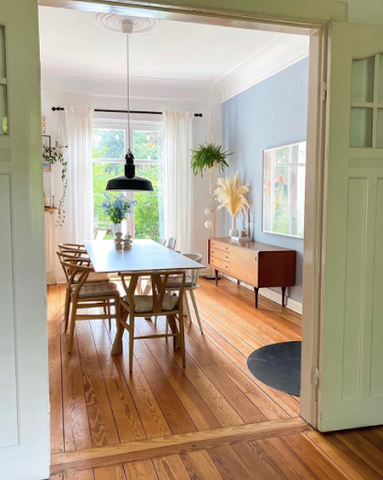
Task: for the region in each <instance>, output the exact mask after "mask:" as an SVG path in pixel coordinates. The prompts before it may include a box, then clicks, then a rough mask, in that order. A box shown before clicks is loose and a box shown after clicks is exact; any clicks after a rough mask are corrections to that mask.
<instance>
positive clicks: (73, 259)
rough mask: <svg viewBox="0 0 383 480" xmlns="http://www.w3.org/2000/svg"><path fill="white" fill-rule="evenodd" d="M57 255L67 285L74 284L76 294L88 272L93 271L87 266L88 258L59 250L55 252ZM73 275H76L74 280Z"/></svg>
mask: <svg viewBox="0 0 383 480" xmlns="http://www.w3.org/2000/svg"><path fill="white" fill-rule="evenodd" d="M57 256H58V257H59V260H60V263H61V266H62V268H63V270H64V274H65V278H66V281H67V284H68V286H71V285H74V284H76V289H75V295H77V294H78V292H79V291H80V289H81V287H82V286H83V284H84V283H85V282H86V280H87V278H88V275H89V273H90V272H92V271H93V268H92V267H90V266H89V258H83V257H79V256H78V255H73V254H72V255H71V254H68V253H60V252H57ZM75 277H77V278H76V281H75Z"/></svg>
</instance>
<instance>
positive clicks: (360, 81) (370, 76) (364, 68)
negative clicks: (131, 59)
mask: <svg viewBox="0 0 383 480" xmlns="http://www.w3.org/2000/svg"><path fill="white" fill-rule="evenodd" d="M374 62H375V57H370V58H364V59H362V60H353V62H352V94H351V95H352V101H353V102H372V101H373V99H374Z"/></svg>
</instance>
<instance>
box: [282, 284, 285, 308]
mask: <svg viewBox="0 0 383 480" xmlns="http://www.w3.org/2000/svg"><path fill="white" fill-rule="evenodd" d="M285 292H286V287H282V307H284V306H285Z"/></svg>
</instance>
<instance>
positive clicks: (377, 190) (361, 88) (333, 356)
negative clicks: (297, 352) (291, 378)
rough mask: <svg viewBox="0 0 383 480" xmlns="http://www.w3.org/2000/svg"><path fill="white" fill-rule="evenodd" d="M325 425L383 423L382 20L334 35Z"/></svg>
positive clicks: (339, 27)
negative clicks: (373, 24) (380, 24)
mask: <svg viewBox="0 0 383 480" xmlns="http://www.w3.org/2000/svg"><path fill="white" fill-rule="evenodd" d="M330 52H331V66H330V78H331V82H330V85H331V88H330V91H329V102H330V116H329V136H328V141H329V146H328V158H327V165H326V170H327V172H326V175H327V182H325V183H326V192H325V195H326V207H325V221H324V228H325V246H324V275H323V309H322V324H321V347H320V382H319V413H320V415H319V428H320V430H322V431H327V430H337V429H345V428H352V427H360V426H367V425H377V424H382V423H383V27H376V26H367V25H354V24H342V23H341V24H338V23H334V24H333V26H332V32H331V42H330Z"/></svg>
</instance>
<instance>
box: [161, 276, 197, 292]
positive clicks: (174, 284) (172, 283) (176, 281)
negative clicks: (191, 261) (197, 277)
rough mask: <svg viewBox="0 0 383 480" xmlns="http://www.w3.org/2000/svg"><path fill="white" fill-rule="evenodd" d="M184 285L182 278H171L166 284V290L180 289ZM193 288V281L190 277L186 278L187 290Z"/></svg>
mask: <svg viewBox="0 0 383 480" xmlns="http://www.w3.org/2000/svg"><path fill="white" fill-rule="evenodd" d="M181 283H182V277H169V278H168V281H167V282H166V288H177V289H178V288H180V286H181ZM187 287H192V279H191V277H189V276H186V278H185V288H187Z"/></svg>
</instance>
